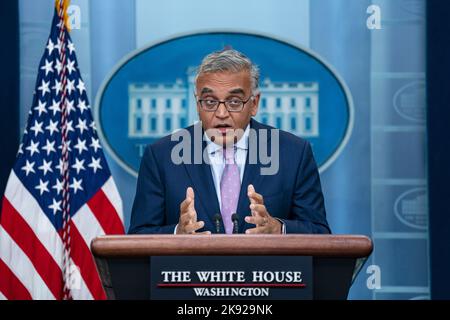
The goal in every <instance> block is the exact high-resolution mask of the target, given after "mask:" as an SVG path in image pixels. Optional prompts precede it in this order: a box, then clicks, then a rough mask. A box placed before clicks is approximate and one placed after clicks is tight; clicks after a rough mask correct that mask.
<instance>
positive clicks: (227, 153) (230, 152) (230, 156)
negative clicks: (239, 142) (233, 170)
mask: <svg viewBox="0 0 450 320" xmlns="http://www.w3.org/2000/svg"><path fill="white" fill-rule="evenodd" d="M223 157H224V158H225V162H226V163H227V164H231V163H234V147H232V148H224V149H223Z"/></svg>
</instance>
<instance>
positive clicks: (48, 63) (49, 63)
mask: <svg viewBox="0 0 450 320" xmlns="http://www.w3.org/2000/svg"><path fill="white" fill-rule="evenodd" d="M41 70H45V76H47V75H48V73H49V72H53V62H52V61H48V60H47V59H45V66H42V67H41Z"/></svg>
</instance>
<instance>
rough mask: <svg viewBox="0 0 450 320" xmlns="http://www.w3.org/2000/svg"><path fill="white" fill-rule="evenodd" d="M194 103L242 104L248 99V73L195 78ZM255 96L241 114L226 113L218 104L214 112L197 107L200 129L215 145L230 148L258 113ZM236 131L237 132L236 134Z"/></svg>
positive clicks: (207, 74)
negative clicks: (217, 101) (201, 128)
mask: <svg viewBox="0 0 450 320" xmlns="http://www.w3.org/2000/svg"><path fill="white" fill-rule="evenodd" d="M196 93H197V99H198V100H201V99H213V100H220V101H225V100H230V99H240V100H242V101H246V100H247V99H249V98H250V96H251V95H252V84H251V78H250V72H249V71H247V70H243V71H241V72H237V73H232V72H215V73H204V74H201V75H200V76H199V77H198V78H197V92H196ZM258 103H259V94H258V95H256V96H255V97H254V98H252V99H250V100H249V101H248V102H247V103H246V104H245V105H244V108H243V110H242V111H241V112H229V111H228V110H227V109H226V107H225V105H224V104H223V103H221V104H220V105H219V107H218V109H217V110H216V111H214V112H211V111H205V110H204V109H203V108H202V107H201V106H200V103H197V112H198V114H199V118H200V120H201V121H202V123H203V129H204V130H205V131H206V132H207V134H208V136H209V137H210V138H211V140H213V141H214V142H215V143H217V144H219V145H225V144H227V145H230V144H233V143H234V142H236V141H238V140H239V139H240V138H241V136H242V133H243V130H245V128H246V127H247V125H248V123H249V122H250V119H251V117H252V116H255V115H256V113H257V112H258ZM239 129H240V130H239Z"/></svg>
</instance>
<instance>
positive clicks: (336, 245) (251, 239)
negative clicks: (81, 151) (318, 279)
mask: <svg viewBox="0 0 450 320" xmlns="http://www.w3.org/2000/svg"><path fill="white" fill-rule="evenodd" d="M91 249H92V253H93V254H94V256H96V257H102V258H113V257H114V258H125V257H127V258H132V257H145V256H153V255H284V256H285V255H297V256H298V255H304V256H316V257H349V258H364V257H368V256H369V255H370V254H371V252H372V250H373V245H372V241H371V240H370V239H369V238H368V237H366V236H361V235H310V234H308V235H306V234H305V235H303V234H289V235H245V234H240V235H224V234H222V235H167V234H166V235H121V236H102V237H98V238H96V239H94V240H93V241H92V244H91Z"/></svg>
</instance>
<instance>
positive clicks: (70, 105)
mask: <svg viewBox="0 0 450 320" xmlns="http://www.w3.org/2000/svg"><path fill="white" fill-rule="evenodd" d="M73 103H74V100H69V99H67V101H66V109H67V114H68V115H70V113H71V112H72V111H76V109H75V107H74V106H73Z"/></svg>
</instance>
